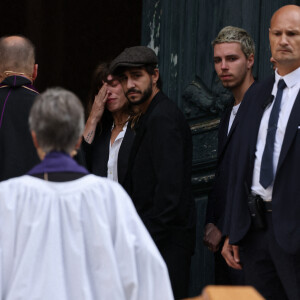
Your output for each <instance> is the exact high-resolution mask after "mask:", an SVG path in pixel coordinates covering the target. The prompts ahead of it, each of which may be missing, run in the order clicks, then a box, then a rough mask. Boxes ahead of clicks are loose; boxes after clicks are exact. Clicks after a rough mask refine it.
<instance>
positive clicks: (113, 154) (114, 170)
mask: <svg viewBox="0 0 300 300" xmlns="http://www.w3.org/2000/svg"><path fill="white" fill-rule="evenodd" d="M127 125H128V122H126V123H125V125H124V126H123V128H122V131H121V132H120V133H119V134H118V136H117V137H116V139H115V141H114V142H113V144H112V145H111V143H109V158H108V162H107V178H109V179H111V180H113V181H118V155H119V150H120V147H121V144H122V142H123V138H124V136H125V132H126V129H127ZM113 128H114V125H113V127H112V129H113Z"/></svg>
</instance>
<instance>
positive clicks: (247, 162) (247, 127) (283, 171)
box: [226, 76, 300, 253]
mask: <svg viewBox="0 0 300 300" xmlns="http://www.w3.org/2000/svg"><path fill="white" fill-rule="evenodd" d="M273 84H274V76H272V77H271V78H268V79H267V80H265V81H264V82H262V83H261V84H258V85H257V87H255V89H254V92H253V94H252V98H253V101H251V105H249V107H248V113H247V116H246V117H245V118H244V120H243V122H242V123H243V124H241V126H239V128H240V130H239V139H237V140H236V143H235V149H237V150H238V151H239V155H238V158H237V159H238V160H237V165H238V167H237V168H236V170H235V176H234V177H232V178H231V184H234V185H235V189H234V191H233V192H232V194H231V197H232V198H231V199H232V205H231V209H230V211H229V212H227V213H226V215H227V216H226V220H227V222H226V231H227V234H228V235H229V237H230V242H231V243H233V244H237V243H239V242H240V241H241V240H242V238H243V237H244V236H245V234H246V233H247V232H248V230H249V228H250V214H249V212H248V207H247V194H248V193H249V189H250V188H251V184H252V175H253V168H254V161H255V151H256V141H257V135H258V131H259V126H260V122H261V118H262V116H263V113H264V110H265V108H266V106H267V104H268V102H270V98H271V92H272V88H273ZM249 103H250V101H249ZM299 178H300V93H298V95H297V97H296V100H295V103H294V106H293V108H292V111H291V114H290V116H289V120H288V124H287V127H286V132H285V136H284V140H283V144H282V148H281V152H280V157H279V161H278V166H277V172H276V175H275V179H274V188H273V194H272V218H273V226H274V234H275V238H276V240H277V242H278V243H279V244H280V246H281V247H282V248H283V249H284V250H285V251H287V252H290V253H296V252H298V253H299V251H300V217H299V216H300V188H299V182H298V181H299Z"/></svg>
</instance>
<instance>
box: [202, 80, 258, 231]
mask: <svg viewBox="0 0 300 300" xmlns="http://www.w3.org/2000/svg"><path fill="white" fill-rule="evenodd" d="M255 85H256V82H254V83H253V84H252V85H251V86H250V87H249V89H248V90H247V92H246V93H245V95H244V99H243V101H242V102H241V104H240V107H239V110H238V112H237V114H236V116H235V118H234V121H233V123H232V125H231V128H230V131H229V133H228V126H229V120H230V115H231V110H232V107H233V102H234V101H232V104H231V105H230V106H229V107H228V108H227V109H226V110H225V112H224V115H223V117H222V118H221V120H220V125H219V132H218V160H217V167H216V173H215V182H214V187H213V190H212V192H211V193H210V195H209V198H208V203H207V211H206V223H214V224H215V225H216V226H217V227H218V228H219V229H220V230H222V227H223V223H224V213H225V208H226V203H227V197H226V196H227V189H229V188H231V186H230V185H229V182H228V179H229V178H230V173H231V171H232V168H233V167H234V164H235V162H236V161H235V157H236V153H234V149H232V146H233V145H234V140H235V138H236V129H237V127H238V126H239V123H240V120H241V119H242V118H243V115H244V114H245V113H247V110H246V108H247V103H246V102H247V101H249V97H247V94H248V93H251V90H252V89H253V88H254V87H255ZM251 100H252V99H250V101H251Z"/></svg>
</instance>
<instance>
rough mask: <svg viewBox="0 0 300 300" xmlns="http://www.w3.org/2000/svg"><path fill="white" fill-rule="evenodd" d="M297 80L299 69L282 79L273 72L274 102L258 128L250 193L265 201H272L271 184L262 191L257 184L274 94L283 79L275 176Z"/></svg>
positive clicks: (267, 109) (299, 83)
mask: <svg viewBox="0 0 300 300" xmlns="http://www.w3.org/2000/svg"><path fill="white" fill-rule="evenodd" d="M299 78H300V68H298V69H296V70H295V71H293V72H291V73H289V74H287V75H285V76H283V77H281V76H280V75H278V73H277V71H276V72H275V83H274V86H273V90H272V95H273V96H274V100H273V102H272V104H271V105H270V106H269V107H267V108H266V110H265V112H264V114H263V117H262V119H261V122H260V127H259V132H258V137H257V142H256V152H255V163H254V170H253V179H252V187H251V191H252V193H253V194H256V195H260V196H261V197H262V198H263V199H264V200H265V201H271V200H272V192H273V183H272V184H271V185H270V186H269V187H268V188H267V189H264V188H263V187H262V186H261V184H260V183H259V178H260V166H261V160H262V155H263V152H264V149H265V144H266V137H267V130H268V123H269V118H270V114H271V110H272V108H273V105H274V102H275V97H276V93H277V84H278V81H279V80H280V79H283V80H284V81H285V83H286V85H287V87H286V88H285V89H284V90H283V95H282V100H281V107H280V113H279V119H278V125H277V130H276V136H275V145H274V154H273V170H274V173H275V174H276V170H277V164H278V160H279V155H280V151H281V146H282V143H283V139H284V135H285V130H286V126H287V123H288V120H289V117H290V113H291V110H292V108H293V105H294V103H295V100H296V97H297V95H298V92H299V88H300V80H299ZM274 178H275V176H274Z"/></svg>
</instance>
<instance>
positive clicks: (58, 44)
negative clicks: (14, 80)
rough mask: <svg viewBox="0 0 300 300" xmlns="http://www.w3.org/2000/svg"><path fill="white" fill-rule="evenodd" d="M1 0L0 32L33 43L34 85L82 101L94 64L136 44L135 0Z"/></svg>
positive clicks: (139, 3) (138, 19)
mask: <svg viewBox="0 0 300 300" xmlns="http://www.w3.org/2000/svg"><path fill="white" fill-rule="evenodd" d="M76 2H77V1H71V0H52V1H44V0H42V1H41V0H22V1H11V0H2V2H1V4H2V8H5V11H4V9H3V10H2V13H1V20H0V24H1V25H0V36H4V35H12V34H22V35H25V36H26V37H28V38H29V39H30V40H31V41H32V42H33V43H34V45H35V46H36V55H37V59H36V61H37V63H38V64H39V73H38V77H37V79H36V82H35V86H36V88H37V89H38V90H39V91H40V92H43V91H44V90H45V89H46V88H47V87H52V86H61V87H64V88H66V89H69V90H71V91H73V92H74V93H75V94H77V96H79V97H80V99H81V100H82V101H83V102H85V100H86V98H87V95H88V92H89V89H90V83H91V77H92V73H93V71H94V69H95V67H96V65H97V64H98V63H99V62H101V61H105V60H111V59H113V58H114V57H116V56H117V55H118V54H119V53H120V52H121V51H122V50H123V49H124V48H126V47H130V46H135V45H139V44H140V43H141V18H142V1H141V0H109V1H104V0H98V1H96V0H91V1H84V2H79V3H76Z"/></svg>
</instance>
